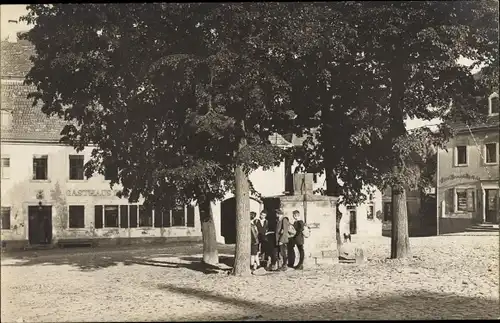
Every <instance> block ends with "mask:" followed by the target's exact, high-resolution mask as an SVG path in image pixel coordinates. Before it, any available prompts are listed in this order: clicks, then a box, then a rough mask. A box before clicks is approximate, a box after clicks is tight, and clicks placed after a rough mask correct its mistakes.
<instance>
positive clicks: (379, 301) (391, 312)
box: [158, 284, 500, 322]
mask: <svg viewBox="0 0 500 323" xmlns="http://www.w3.org/2000/svg"><path fill="white" fill-rule="evenodd" d="M158 288H159V289H161V290H165V291H169V292H173V293H176V294H179V295H187V296H191V297H196V298H199V299H200V300H202V301H208V302H215V303H222V304H227V305H230V306H233V307H237V308H238V313H234V312H233V313H230V312H229V311H227V312H225V313H206V314H204V315H203V316H196V315H189V314H186V315H183V317H165V318H164V321H163V322H165V321H181V320H182V321H198V320H200V321H212V320H245V321H253V320H283V321H295V320H351V319H370V320H376V319H379V320H388V319H390V320H398V319H400V320H411V319H498V318H499V317H500V310H499V302H498V300H496V301H495V300H491V299H487V298H473V297H464V296H456V295H447V294H439V293H432V292H411V293H408V294H406V295H390V296H376V295H374V296H372V297H369V298H368V297H360V298H356V299H353V300H352V301H340V302H339V301H338V300H331V301H326V302H319V303H307V300H304V303H303V304H294V305H291V306H274V305H270V304H268V303H265V302H259V301H251V300H247V299H240V298H235V297H228V296H225V295H220V294H215V293H211V292H208V291H203V290H201V289H196V288H186V287H179V286H175V285H173V284H160V285H158ZM158 322H159V321H158Z"/></svg>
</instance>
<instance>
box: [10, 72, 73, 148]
mask: <svg viewBox="0 0 500 323" xmlns="http://www.w3.org/2000/svg"><path fill="white" fill-rule="evenodd" d="M35 90H36V88H35V87H33V86H27V85H23V84H22V83H21V82H18V81H5V80H3V81H2V84H1V96H2V101H1V102H2V110H8V111H9V112H10V113H11V116H12V117H11V121H10V122H9V124H8V125H7V126H6V127H5V128H2V132H1V140H2V141H24V142H26V141H29V142H59V139H60V138H61V131H62V129H63V128H64V126H65V125H66V124H68V122H67V121H64V120H63V119H59V118H58V117H57V116H53V117H48V116H47V115H45V114H44V113H43V112H42V110H41V104H37V105H36V106H33V99H28V98H27V96H28V94H29V93H30V92H33V91H35Z"/></svg>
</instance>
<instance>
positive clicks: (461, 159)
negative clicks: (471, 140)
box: [456, 146, 467, 166]
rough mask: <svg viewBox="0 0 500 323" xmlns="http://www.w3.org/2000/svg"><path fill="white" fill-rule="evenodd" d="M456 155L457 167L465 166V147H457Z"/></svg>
mask: <svg viewBox="0 0 500 323" xmlns="http://www.w3.org/2000/svg"><path fill="white" fill-rule="evenodd" d="M456 155H457V156H456V164H457V166H461V165H467V146H457V148H456Z"/></svg>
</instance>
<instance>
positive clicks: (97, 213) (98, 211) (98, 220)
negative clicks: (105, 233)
mask: <svg viewBox="0 0 500 323" xmlns="http://www.w3.org/2000/svg"><path fill="white" fill-rule="evenodd" d="M102 225H103V223H102V205H96V206H95V207H94V228H96V229H102Z"/></svg>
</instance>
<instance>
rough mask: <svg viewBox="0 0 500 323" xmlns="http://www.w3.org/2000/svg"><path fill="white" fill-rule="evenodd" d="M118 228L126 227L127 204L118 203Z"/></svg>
mask: <svg viewBox="0 0 500 323" xmlns="http://www.w3.org/2000/svg"><path fill="white" fill-rule="evenodd" d="M120 228H128V205H120Z"/></svg>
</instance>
